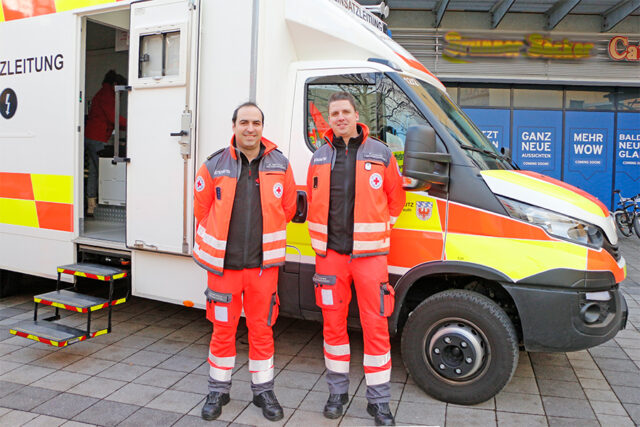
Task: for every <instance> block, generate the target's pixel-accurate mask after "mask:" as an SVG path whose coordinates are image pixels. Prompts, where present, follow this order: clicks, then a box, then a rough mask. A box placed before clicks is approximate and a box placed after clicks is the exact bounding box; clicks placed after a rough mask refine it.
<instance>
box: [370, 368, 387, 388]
mask: <svg viewBox="0 0 640 427" xmlns="http://www.w3.org/2000/svg"><path fill="white" fill-rule="evenodd" d="M364 379H365V381H366V383H367V385H378V384H384V383H388V382H389V381H390V380H391V368H389V369H385V370H384V371H380V372H372V373H370V374H367V373H365V374H364Z"/></svg>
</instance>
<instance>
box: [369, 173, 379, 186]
mask: <svg viewBox="0 0 640 427" xmlns="http://www.w3.org/2000/svg"><path fill="white" fill-rule="evenodd" d="M369 185H370V186H371V188H373V189H374V190H377V189H378V188H380V187H382V176H380V174H379V173H377V172H376V173H374V174H371V176H370V177H369Z"/></svg>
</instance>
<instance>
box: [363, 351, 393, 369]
mask: <svg viewBox="0 0 640 427" xmlns="http://www.w3.org/2000/svg"><path fill="white" fill-rule="evenodd" d="M390 361H391V352H387V353H385V354H381V355H379V356H374V355H371V354H366V353H365V354H364V358H363V360H362V364H363V365H364V366H371V367H379V366H384V365H386V364H387V363H389V362H390Z"/></svg>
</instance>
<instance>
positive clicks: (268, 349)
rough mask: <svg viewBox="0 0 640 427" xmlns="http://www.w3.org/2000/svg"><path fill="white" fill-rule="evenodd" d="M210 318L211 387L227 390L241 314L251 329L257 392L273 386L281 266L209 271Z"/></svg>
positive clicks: (253, 385)
mask: <svg viewBox="0 0 640 427" xmlns="http://www.w3.org/2000/svg"><path fill="white" fill-rule="evenodd" d="M208 284H209V290H211V291H214V292H209V295H208V296H207V319H209V320H210V321H212V322H213V334H212V335H211V343H210V345H209V364H210V365H211V368H210V369H209V391H210V392H211V391H219V392H223V393H228V392H229V390H230V389H231V372H232V370H233V367H234V365H235V359H236V330H237V328H238V321H239V320H240V316H241V314H242V307H243V304H244V315H245V318H246V322H247V328H248V329H249V371H250V372H251V374H252V375H251V389H252V390H253V392H254V394H259V393H261V392H263V391H266V390H272V389H273V331H272V326H273V324H274V323H275V321H276V318H277V317H278V309H279V300H278V293H277V286H278V268H277V267H272V268H267V269H265V270H261V269H260V268H248V269H244V270H227V269H225V270H224V274H223V275H222V276H218V275H216V274H212V273H208Z"/></svg>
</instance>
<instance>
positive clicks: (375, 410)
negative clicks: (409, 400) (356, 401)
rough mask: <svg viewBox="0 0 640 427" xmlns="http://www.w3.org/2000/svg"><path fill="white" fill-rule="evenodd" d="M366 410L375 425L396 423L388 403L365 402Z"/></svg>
mask: <svg viewBox="0 0 640 427" xmlns="http://www.w3.org/2000/svg"><path fill="white" fill-rule="evenodd" d="M367 412H368V413H369V415H371V416H372V417H374V419H375V422H376V425H377V426H394V425H396V420H394V419H393V414H392V413H391V409H389V404H388V403H369V404H367Z"/></svg>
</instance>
